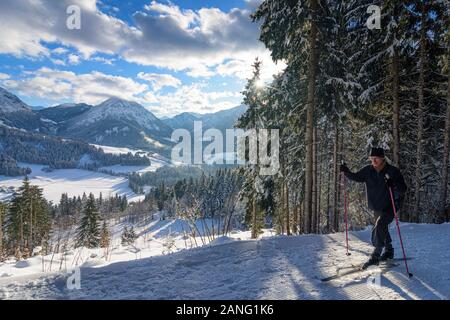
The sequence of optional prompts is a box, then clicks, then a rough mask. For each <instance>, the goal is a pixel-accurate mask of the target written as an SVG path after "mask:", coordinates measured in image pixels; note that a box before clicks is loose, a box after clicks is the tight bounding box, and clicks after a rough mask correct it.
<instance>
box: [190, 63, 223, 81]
mask: <svg viewBox="0 0 450 320" xmlns="http://www.w3.org/2000/svg"><path fill="white" fill-rule="evenodd" d="M186 74H187V75H188V76H190V77H193V78H200V77H202V78H210V77H212V76H214V75H215V74H216V73H215V72H213V71H211V69H210V68H208V67H207V66H205V65H197V66H195V67H193V68H190V70H189V71H188V72H186Z"/></svg>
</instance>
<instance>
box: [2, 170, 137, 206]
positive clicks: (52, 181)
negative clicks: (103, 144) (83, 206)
mask: <svg viewBox="0 0 450 320" xmlns="http://www.w3.org/2000/svg"><path fill="white" fill-rule="evenodd" d="M19 166H21V167H30V168H31V170H32V172H31V174H30V175H29V176H28V178H29V179H30V183H31V184H33V185H37V186H39V187H41V188H43V190H44V196H45V198H46V199H47V200H50V201H53V202H54V203H57V202H59V200H60V198H61V194H62V193H67V194H68V195H69V196H70V197H72V196H81V195H82V194H83V192H86V194H89V193H90V192H92V193H93V194H94V195H95V196H99V194H100V192H102V194H103V196H104V197H107V196H108V195H115V194H116V193H117V194H118V195H126V196H127V198H128V200H129V201H137V200H139V199H143V196H142V195H137V194H135V193H134V192H133V191H132V190H131V189H130V188H129V186H128V179H126V178H123V177H115V176H111V175H107V174H103V173H99V172H94V171H87V170H81V169H58V170H54V171H52V172H44V171H42V168H43V167H45V166H43V165H35V164H26V163H19ZM22 181H23V177H21V176H19V177H6V176H1V175H0V187H3V188H7V187H9V186H13V187H15V188H18V187H20V186H21V185H22ZM3 196H6V195H3Z"/></svg>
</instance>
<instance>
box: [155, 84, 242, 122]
mask: <svg viewBox="0 0 450 320" xmlns="http://www.w3.org/2000/svg"><path fill="white" fill-rule="evenodd" d="M204 89H205V85H204V84H200V83H195V84H191V85H185V86H181V87H179V88H178V89H177V90H176V91H175V92H171V93H168V94H166V95H160V96H158V104H157V105H153V106H152V107H151V110H152V112H154V113H155V114H157V115H158V116H163V115H164V116H172V115H175V114H179V113H182V112H198V113H207V112H216V111H219V110H222V109H225V108H231V107H235V106H237V105H239V104H240V103H241V101H242V96H241V94H240V93H237V92H228V91H225V92H224V91H220V92H215V91H214V92H206V91H204Z"/></svg>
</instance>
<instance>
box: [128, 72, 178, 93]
mask: <svg viewBox="0 0 450 320" xmlns="http://www.w3.org/2000/svg"><path fill="white" fill-rule="evenodd" d="M137 77H138V78H139V79H142V80H146V81H148V82H150V83H151V84H152V86H153V90H155V91H159V90H161V89H162V88H164V87H174V88H176V87H178V86H180V85H181V81H180V79H177V78H175V77H174V76H172V75H170V74H158V73H144V72H139V73H138V75H137Z"/></svg>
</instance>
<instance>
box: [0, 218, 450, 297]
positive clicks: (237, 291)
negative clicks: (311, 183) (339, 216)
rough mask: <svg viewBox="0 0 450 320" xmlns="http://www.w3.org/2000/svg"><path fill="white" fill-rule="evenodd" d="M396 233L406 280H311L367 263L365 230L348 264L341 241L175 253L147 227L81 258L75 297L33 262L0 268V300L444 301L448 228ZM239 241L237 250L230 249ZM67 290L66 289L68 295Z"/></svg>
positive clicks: (388, 275)
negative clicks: (132, 240) (105, 252)
mask: <svg viewBox="0 0 450 320" xmlns="http://www.w3.org/2000/svg"><path fill="white" fill-rule="evenodd" d="M171 226H172V227H173V229H172V230H178V235H177V232H175V233H174V234H173V235H172V237H175V238H177V240H176V242H175V243H176V247H178V249H175V251H176V252H174V253H170V254H164V255H161V254H160V253H161V252H162V248H164V245H163V243H167V239H169V237H167V234H168V233H164V232H161V231H163V230H167V229H168V228H170V227H171ZM394 227H395V226H394V225H392V226H391V233H393V239H394V247H395V249H396V255H397V256H398V257H400V256H401V251H400V248H399V242H398V237H397V236H396V234H395V232H396V230H395V228H394ZM401 227H402V235H403V239H404V242H405V244H406V252H407V254H408V256H410V257H413V258H414V259H413V260H410V261H409V266H410V269H411V270H410V271H411V272H412V273H414V277H413V278H411V279H408V278H407V277H406V275H405V271H404V265H403V264H402V263H401V264H400V265H399V266H397V267H394V268H392V269H388V270H384V271H382V270H381V269H380V268H378V267H372V268H369V269H368V270H366V271H364V272H360V273H357V274H353V275H347V276H344V277H342V278H340V279H337V280H334V281H331V282H328V283H322V282H321V281H320V278H322V277H325V276H328V275H332V274H334V273H335V271H336V268H337V267H340V266H348V265H351V264H356V263H359V262H361V261H363V260H365V259H366V258H367V255H368V253H369V252H370V251H371V246H370V245H369V239H370V229H366V230H364V231H359V232H350V251H351V256H349V257H348V256H346V255H345V245H344V239H345V234H343V233H336V234H330V235H301V236H290V237H287V236H270V232H269V231H268V230H266V233H265V235H264V237H263V238H262V239H259V240H249V234H248V232H236V233H234V234H232V235H231V237H230V238H226V237H222V238H218V239H216V240H215V241H214V242H213V244H215V245H206V246H202V247H198V248H193V249H184V248H185V245H184V244H183V243H184V240H183V239H182V235H181V234H179V227H177V222H176V221H159V220H156V221H153V222H152V223H150V224H148V226H145V227H144V229H143V230H141V237H140V238H139V239H138V241H137V243H136V245H135V246H134V247H121V246H118V247H116V249H115V250H113V251H112V254H111V261H109V262H106V261H105V259H104V257H102V254H101V253H100V252H99V254H98V255H97V257H93V258H87V259H86V260H85V261H84V260H83V259H81V260H82V263H81V265H82V267H81V268H80V269H78V270H79V271H80V273H79V275H80V278H79V279H80V282H79V284H80V288H79V289H77V288H76V286H75V288H74V286H73V283H76V281H73V283H72V282H71V281H72V280H73V279H74V275H72V274H70V273H65V272H60V273H49V274H46V275H43V274H42V273H36V272H34V275H31V273H32V272H30V273H28V275H27V272H26V270H27V268H28V269H33V268H34V269H35V270H38V269H39V266H40V265H39V262H40V261H42V259H41V257H35V258H33V259H34V260H32V262H30V263H29V264H30V266H27V263H22V265H19V267H22V268H17V266H12V263H11V262H8V263H9V265H8V263H7V264H3V265H2V266H0V298H2V299H393V300H396V299H449V297H450V271H449V270H450V252H449V251H448V250H447V247H448V243H449V242H450V224H449V223H447V224H441V225H427V224H402V225H401ZM158 234H159V236H158ZM145 237H147V239H146V238H145ZM238 238H239V239H240V241H236V240H237V239H238ZM233 240H234V241H233ZM177 250H178V251H177ZM158 252H159V254H158ZM75 255H77V252H73V253H72V257H71V256H70V255H69V258H68V259H66V260H73V256H75ZM146 255H150V257H148V258H146V257H145V256H146ZM130 258H131V259H130ZM130 260H131V261H130ZM119 261H121V262H119ZM111 262H115V263H111ZM41 264H42V262H41ZM45 264H48V262H45ZM8 268H9V269H8ZM14 268H15V270H14ZM17 270H19V271H17ZM8 272H9V273H11V274H8ZM2 274H3V276H2ZM75 274H77V273H75ZM368 280H373V281H368ZM68 282H69V283H71V284H72V286H71V285H69V286H67V284H68Z"/></svg>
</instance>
